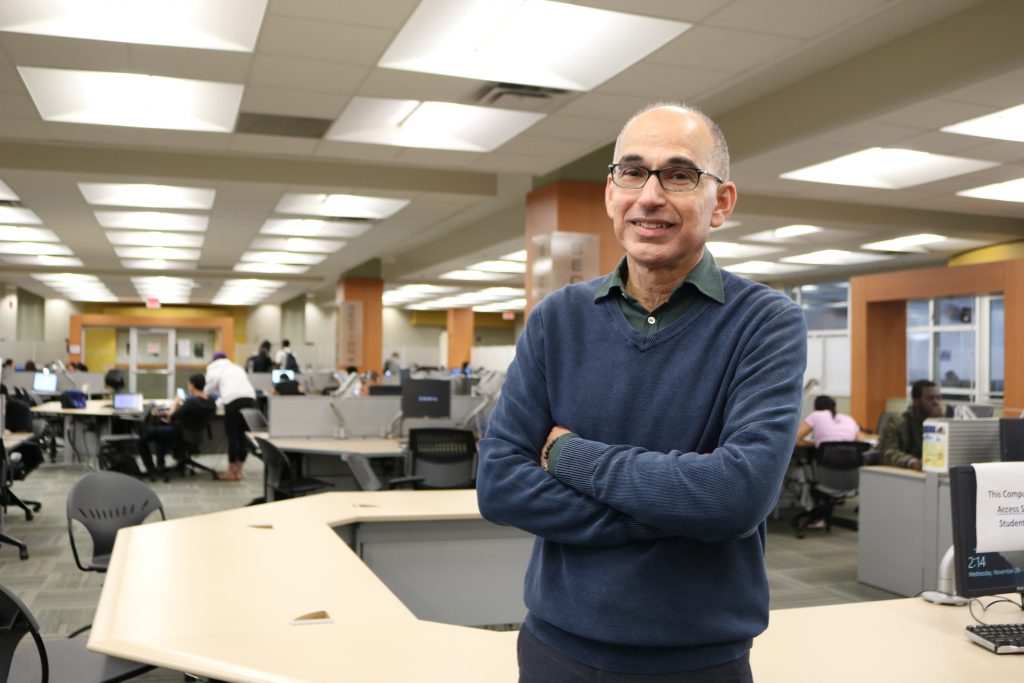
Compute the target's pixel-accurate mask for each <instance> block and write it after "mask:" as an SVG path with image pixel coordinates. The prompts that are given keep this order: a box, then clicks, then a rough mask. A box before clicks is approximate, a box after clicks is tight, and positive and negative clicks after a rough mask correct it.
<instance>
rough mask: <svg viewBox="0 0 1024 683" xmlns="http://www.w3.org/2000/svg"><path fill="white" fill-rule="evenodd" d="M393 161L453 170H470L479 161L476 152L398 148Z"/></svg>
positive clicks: (478, 155)
mask: <svg viewBox="0 0 1024 683" xmlns="http://www.w3.org/2000/svg"><path fill="white" fill-rule="evenodd" d="M398 149H399V153H398V156H397V157H395V160H396V161H398V162H399V163H403V164H414V165H416V166H443V167H454V168H471V167H472V166H473V164H475V163H476V162H477V160H479V159H480V154H479V153H478V152H460V151H452V150H440V149H409V148H405V147H399V148H398Z"/></svg>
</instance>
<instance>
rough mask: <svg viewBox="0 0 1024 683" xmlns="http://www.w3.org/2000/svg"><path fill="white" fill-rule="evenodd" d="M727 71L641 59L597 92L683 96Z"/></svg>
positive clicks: (717, 81)
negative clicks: (643, 60)
mask: <svg viewBox="0 0 1024 683" xmlns="http://www.w3.org/2000/svg"><path fill="white" fill-rule="evenodd" d="M727 77H728V74H726V73H724V72H721V71H712V70H710V69H694V68H690V67H678V66H668V65H666V64H648V63H646V62H641V63H640V64H637V65H636V66H632V67H630V68H628V69H626V70H625V71H623V72H622V73H621V74H619V75H618V76H616V77H615V78H612V79H611V80H609V81H606V82H604V83H602V84H601V86H600V87H599V88H597V89H596V92H601V93H612V94H616V95H633V96H636V97H643V98H646V99H647V101H649V102H657V101H659V100H666V99H668V100H680V99H685V98H688V97H692V96H693V95H695V94H696V93H699V92H701V91H704V90H707V89H708V88H710V87H711V86H714V85H718V84H720V83H721V82H722V81H723V80H725V79H726V78H727Z"/></svg>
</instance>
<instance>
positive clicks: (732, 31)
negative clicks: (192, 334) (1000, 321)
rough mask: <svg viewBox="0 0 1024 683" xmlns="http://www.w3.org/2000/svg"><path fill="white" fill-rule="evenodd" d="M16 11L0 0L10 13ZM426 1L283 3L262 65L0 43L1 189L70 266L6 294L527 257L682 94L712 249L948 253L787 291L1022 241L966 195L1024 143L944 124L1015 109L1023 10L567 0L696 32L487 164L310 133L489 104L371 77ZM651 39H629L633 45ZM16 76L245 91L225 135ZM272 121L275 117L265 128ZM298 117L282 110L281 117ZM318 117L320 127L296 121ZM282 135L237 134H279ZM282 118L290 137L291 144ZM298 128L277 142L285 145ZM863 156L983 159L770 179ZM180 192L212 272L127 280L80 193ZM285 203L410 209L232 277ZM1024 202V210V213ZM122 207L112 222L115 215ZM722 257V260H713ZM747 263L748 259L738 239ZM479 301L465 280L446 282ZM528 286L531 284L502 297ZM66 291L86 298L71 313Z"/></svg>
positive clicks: (546, 121) (416, 78)
mask: <svg viewBox="0 0 1024 683" xmlns="http://www.w3.org/2000/svg"><path fill="white" fill-rule="evenodd" d="M5 4H9V3H8V0H0V13H2V10H3V5H5ZM418 4H419V3H418V2H417V0H389V1H388V2H383V3H380V2H378V3H366V2H355V1H349V0H344V1H342V0H306V1H303V0H269V2H268V3H267V7H266V11H265V14H264V16H263V19H262V23H261V24H260V27H259V33H258V37H257V40H256V43H255V49H254V50H253V51H252V52H239V51H222V50H211V49H190V48H175V47H161V46H155V45H143V44H135V43H122V42H112V41H101V40H84V39H76V38H65V37H50V36H43V35H32V34H27V33H20V32H13V31H0V181H2V182H3V183H4V184H5V185H6V186H7V187H9V188H10V189H11V191H12V192H13V193H14V194H15V195H16V197H17V200H15V201H13V202H8V203H7V205H8V206H15V207H25V208H29V209H31V211H33V212H34V213H35V214H36V215H37V216H38V217H39V219H40V220H41V222H42V225H41V226H29V227H45V228H48V229H49V230H52V231H53V232H54V233H56V235H57V237H59V239H60V241H61V243H62V244H64V245H66V246H67V247H68V248H69V249H70V250H71V251H72V252H73V255H74V257H75V258H78V259H80V260H81V262H82V265H81V266H79V267H71V268H68V267H56V266H52V267H46V266H36V265H27V264H24V263H11V262H10V261H5V260H4V256H3V254H0V281H2V282H6V283H9V284H13V285H17V286H19V287H22V288H25V289H27V290H29V291H32V292H34V293H36V294H38V295H41V296H47V297H52V296H65V297H66V296H68V295H67V294H66V293H61V292H58V291H57V290H54V289H51V288H50V287H49V286H48V285H46V284H44V283H43V282H42V281H40V280H39V279H37V278H36V277H34V275H35V274H40V273H47V272H49V273H53V272H73V273H90V274H95V275H97V276H98V277H99V278H100V279H101V280H102V281H103V283H104V284H106V286H107V287H108V288H109V290H110V291H111V292H112V293H113V294H114V296H116V297H117V298H118V299H119V300H122V301H138V300H139V298H140V295H139V293H138V291H137V290H136V288H135V287H134V286H133V284H132V281H131V278H132V277H139V276H154V275H173V276H181V277H187V278H191V279H192V280H193V281H194V284H193V285H192V291H191V296H190V301H191V302H192V303H208V302H210V301H213V300H214V298H215V296H216V294H217V293H218V292H219V291H220V289H221V286H222V284H223V283H224V281H225V280H229V279H235V278H253V277H266V278H269V279H272V280H275V281H277V282H279V283H282V284H281V285H280V286H279V287H278V288H277V289H275V290H273V292H272V293H270V294H269V295H267V296H265V297H264V298H263V299H262V301H263V302H267V303H282V302H285V301H288V300H290V299H292V298H294V297H296V296H300V295H303V294H305V295H309V296H313V297H316V298H318V299H322V300H332V299H333V298H334V287H335V283H336V282H337V280H338V278H339V276H340V275H342V274H344V273H346V272H349V271H352V270H353V269H357V268H359V267H360V266H362V265H363V264H366V263H367V262H368V261H371V260H374V259H379V260H380V263H381V269H382V274H383V276H384V277H385V280H386V281H387V283H388V287H389V288H391V287H395V286H399V285H401V284H403V283H434V284H438V283H442V282H441V281H440V280H438V276H440V275H441V274H442V273H444V272H446V271H450V270H453V269H458V268H463V267H465V266H467V265H469V264H471V263H475V262H478V261H481V260H484V259H489V258H498V257H501V256H503V255H505V254H507V253H509V252H512V251H515V250H518V249H522V248H523V246H524V244H523V237H522V235H523V231H524V214H525V209H524V206H525V200H524V198H525V194H526V193H527V192H529V191H530V190H531V189H532V188H533V187H534V186H535V185H537V184H542V183H544V182H548V181H550V180H552V179H558V178H571V179H584V180H594V181H596V182H603V179H604V173H605V170H604V169H605V168H606V164H607V163H608V162H609V160H610V156H611V151H610V147H609V145H610V143H611V142H612V141H613V139H614V137H615V135H616V134H617V132H618V130H619V128H620V126H621V125H622V123H623V122H624V121H625V119H627V118H628V117H629V116H630V115H631V114H632V113H634V112H635V111H636V110H637V109H639V108H641V107H642V106H644V105H646V104H648V103H650V102H652V101H659V100H682V101H686V102H688V103H690V104H693V105H696V106H699V107H701V108H703V109H704V110H705V111H706V112H708V113H709V114H711V115H712V116H713V117H714V118H715V119H716V121H718V123H719V124H720V125H721V127H722V128H723V129H724V131H725V133H726V135H727V137H728V138H729V142H730V147H731V152H732V158H733V165H732V178H733V180H734V181H735V182H736V184H737V186H738V188H739V203H738V207H737V211H736V213H735V214H734V215H733V220H732V221H730V224H729V227H724V228H720V229H718V230H717V231H715V232H714V233H713V234H712V238H711V239H712V240H713V241H717V242H730V243H734V244H741V245H745V246H746V247H748V250H749V248H750V247H754V248H756V249H755V252H756V253H757V254H758V255H755V256H748V255H743V256H742V257H739V256H737V257H733V258H730V257H729V256H728V254H727V253H725V252H721V255H720V257H719V262H720V263H721V264H723V265H724V266H726V267H729V266H730V265H731V264H736V263H739V262H741V261H749V260H750V259H751V258H756V259H759V260H765V261H771V262H776V261H777V260H778V259H779V258H784V257H787V256H793V255H796V254H802V253H806V252H808V251H815V250H820V249H826V248H830V249H849V250H858V249H860V246H861V245H862V244H864V243H867V242H873V241H878V240H883V239H889V238H893V237H899V236H903V235H909V234H917V233H937V234H941V235H944V236H946V237H949V238H952V239H950V240H948V241H947V242H945V243H939V247H933V246H931V245H930V246H929V247H928V248H927V249H929V250H927V251H926V250H922V251H921V253H916V254H898V255H896V254H890V255H887V256H885V255H883V256H885V258H884V259H882V260H877V261H873V262H871V263H866V264H861V265H857V266H812V267H807V268H805V269H801V270H794V271H793V272H789V273H785V274H781V275H771V276H770V278H769V276H763V277H762V278H761V279H766V278H768V279H771V280H772V281H775V282H787V281H788V282H813V281H824V280H834V279H842V278H846V277H848V276H849V275H850V274H852V273H857V272H870V271H877V270H880V269H903V268H910V267H915V266H920V265H930V264H936V263H944V262H945V261H946V260H947V259H948V258H949V257H950V256H951V255H952V254H953V253H955V252H957V251H962V250H964V249H966V248H969V247H972V246H980V245H984V244H995V243H1001V242H1009V241H1015V240H1019V239H1022V238H1024V203H1021V202H1014V201H995V200H988V199H974V198H968V197H962V196H957V195H956V192H958V191H961V190H964V189H967V188H973V187H977V186H981V185H985V184H989V183H995V182H1000V181H1005V180H1012V179H1016V178H1021V177H1024V143H1021V142H1007V141H999V140H993V139H989V138H981V137H973V136H967V135H959V134H953V133H947V132H941V131H940V128H942V127H943V126H947V125H951V124H954V123H958V122H960V121H963V120H965V119H970V118H973V117H977V116H981V115H984V114H989V113H992V112H995V111H998V110H1001V109H1005V108H1007V107H1010V106H1015V105H1020V104H1022V103H1024V41H1021V40H1020V37H1019V34H1018V27H1019V26H1021V25H1024V3H1020V2H1016V1H1015V0H988V1H987V2H977V1H972V0H786V1H784V2H783V1H779V2H772V3H765V2H761V1H760V0H692V1H685V2H683V1H679V2H677V1H674V0H648V1H646V2H631V1H628V0H587V1H581V2H577V3H574V4H577V5H585V6H589V7H595V8H602V9H608V10H615V11H619V12H631V13H639V14H644V15H647V16H652V17H659V18H664V19H671V20H676V21H683V22H688V23H690V24H692V27H691V28H689V30H687V31H686V32H684V33H682V35H680V36H678V37H677V38H675V39H673V40H671V41H670V42H668V43H667V44H665V45H664V46H663V47H660V48H658V49H656V50H654V51H653V52H651V53H650V54H649V55H648V56H646V57H645V58H643V59H641V60H640V61H639V62H637V63H636V64H634V65H633V66H629V67H628V68H625V69H624V70H622V71H621V72H620V73H618V75H615V76H612V77H611V78H609V79H608V80H606V81H604V82H602V83H601V84H600V85H598V86H596V87H594V88H593V89H591V90H589V91H569V92H565V93H562V94H558V95H555V96H553V97H551V98H550V99H544V100H540V101H533V100H532V99H527V98H520V97H517V96H515V95H511V96H509V95H507V94H506V95H505V96H502V97H501V98H500V99H499V100H498V101H497V103H496V104H495V105H493V106H498V107H505V108H513V109H526V110H532V111H536V112H539V113H541V114H543V115H544V116H543V118H541V119H540V120H539V121H538V122H537V123H535V124H533V125H532V126H530V127H528V128H526V130H525V131H523V132H522V133H520V134H518V135H516V136H514V137H513V138H511V139H510V140H509V141H508V142H506V143H504V144H502V145H501V146H499V147H497V148H496V149H494V150H493V151H489V152H476V151H449V150H436V149H419V148H409V147H400V146H390V145H382V144H365V143H358V142H342V141H338V140H330V139H326V138H325V137H323V135H321V134H314V136H313V137H310V133H308V132H307V131H308V129H307V128H304V127H303V126H304V125H305V124H311V125H312V126H313V128H315V127H316V125H317V124H325V125H329V124H330V123H332V122H334V121H335V120H336V119H337V118H338V117H339V116H340V115H341V114H342V112H344V111H345V110H346V107H347V106H348V105H349V103H350V102H351V101H352V98H354V97H378V98H402V99H419V100H436V101H444V102H457V103H464V104H474V103H477V102H478V101H479V98H480V96H481V93H482V92H484V91H486V90H487V89H488V87H489V86H490V85H491V84H489V83H488V82H486V81H481V80H475V79H468V78H457V77H452V76H440V75H432V74H425V73H415V72H410V71H399V70H396V69H389V68H382V67H379V66H377V64H378V62H379V60H380V58H381V56H382V55H383V54H384V53H385V51H387V50H388V48H389V46H390V45H391V44H392V41H393V40H394V39H395V37H396V35H397V34H398V33H399V31H400V30H401V29H402V28H403V26H404V25H405V24H406V22H407V21H408V20H409V18H410V16H411V15H412V14H413V12H414V11H415V10H416V8H417V5H418ZM644 38H645V36H629V35H623V36H622V37H621V39H622V40H626V41H628V40H644ZM18 67H50V68H73V69H81V70H91V71H110V72H131V73H142V74H150V75H157V76H168V77H175V78H187V79H199V80H204V81H216V82H224V83H233V84H241V85H243V86H244V87H243V90H242V95H241V106H240V111H241V114H242V115H241V116H240V117H239V119H238V121H239V123H237V124H236V126H235V128H234V129H233V130H232V131H230V132H190V131H179V130H160V129H146V128H130V127H123V126H107V125H94V124H84V123H67V122H56V121H47V120H43V118H42V117H41V115H40V112H39V110H38V109H37V106H36V104H35V102H34V100H33V98H32V96H31V95H30V94H29V91H28V89H27V87H26V84H25V81H23V79H22V77H21V75H19V71H18ZM253 115H268V116H262V117H261V116H253ZM285 117H287V118H285ZM303 119H307V120H314V121H305V122H304V121H303ZM259 125H273V126H278V128H275V129H274V130H277V133H273V134H268V133H265V132H240V130H241V129H244V130H250V131H259V130H270V129H260V128H259V127H258V126H259ZM280 126H284V127H285V128H280ZM282 132H283V133H286V134H281V133H282ZM868 147H900V148H906V149H912V150H917V151H924V152H932V153H937V154H946V155H953V156H961V157H966V158H970V159H976V160H983V161H988V162H992V163H991V164H990V165H989V166H988V167H987V168H985V169H983V170H978V171H975V172H973V173H967V174H962V175H957V176H953V177H951V178H947V179H944V180H938V181H935V182H930V183H924V184H919V185H915V186H912V187H908V188H904V189H899V190H888V189H870V188H864V187H852V186H845V185H835V184H824V183H815V182H804V181H799V180H787V179H782V178H780V177H779V176H780V175H781V174H783V173H786V172H789V171H793V170H795V169H798V168H801V167H805V166H808V165H811V164H816V163H819V162H823V161H826V160H829V159H833V158H835V157H838V156H842V155H845V154H850V153H853V152H856V151H859V150H862V149H865V148H868ZM97 182H117V183H152V184H164V185H183V186H190V187H200V188H209V189H213V190H215V191H216V199H215V201H214V203H213V206H212V209H210V210H208V211H203V212H197V211H186V212H185V213H202V214H203V215H207V216H208V217H209V223H208V227H207V230H206V231H205V233H202V234H203V241H202V246H201V251H200V255H199V258H198V260H197V261H195V262H193V263H192V264H191V265H189V266H188V267H186V268H181V267H172V268H171V269H170V270H167V271H154V270H149V269H139V268H132V267H125V265H124V264H123V263H122V258H119V257H118V256H117V254H116V253H115V245H113V244H111V243H110V241H109V240H108V236H107V234H106V231H105V230H104V229H103V228H102V227H101V226H100V225H99V223H98V222H97V218H96V216H95V214H94V210H96V209H103V208H106V209H109V208H111V207H94V206H90V205H89V204H88V203H87V202H86V201H85V199H84V197H83V194H82V192H81V191H80V190H79V186H78V184H79V183H97ZM287 193H313V194H354V195H368V196H373V197H385V198H398V199H404V200H408V201H409V203H408V205H406V206H405V207H404V208H402V209H401V210H399V211H398V212H397V213H395V214H393V215H392V216H390V217H388V218H385V219H382V220H373V221H369V222H366V223H365V225H368V226H369V229H367V230H366V231H365V232H363V233H362V234H361V235H359V236H357V237H354V238H351V239H348V240H346V243H345V245H344V246H343V247H342V248H341V249H339V250H338V251H336V252H334V253H332V254H330V255H328V256H327V257H326V258H325V259H324V260H323V261H322V262H320V263H318V264H314V265H312V266H311V267H310V268H309V269H308V270H307V271H305V272H303V273H295V274H272V275H269V274H268V275H257V274H255V273H249V272H247V273H239V272H235V271H234V270H233V269H234V268H235V266H236V265H237V264H238V263H239V262H240V258H241V257H242V255H243V253H244V252H246V251H249V250H250V249H251V245H252V243H253V240H255V239H258V238H260V237H269V235H261V234H260V229H261V227H262V226H263V225H264V222H265V221H266V220H268V219H271V218H281V217H287V216H288V215H287V214H284V213H282V212H280V211H277V207H278V203H279V201H280V200H281V199H282V197H283V196H284V195H285V194H287ZM1021 199H1022V200H1024V197H1022V198H1021ZM113 208H117V207H113ZM791 224H813V225H816V226H820V227H822V228H824V230H823V231H821V232H818V233H815V234H812V235H806V236H802V237H796V238H791V239H787V240H780V239H776V238H773V237H771V236H768V237H767V238H766V237H765V236H763V235H760V236H759V235H758V234H757V233H763V232H764V231H769V230H773V229H775V228H779V227H781V226H786V225H791ZM716 248H717V247H716ZM734 248H735V247H734ZM442 284H449V285H455V286H465V285H466V283H464V282H461V283H460V282H448V283H442ZM510 284H511V285H514V286H522V276H513V277H511V278H510V279H508V280H506V281H499V282H494V283H490V284H484V283H481V284H479V285H478V286H479V287H485V286H493V285H504V286H507V285H510ZM69 298H74V297H73V296H72V297H69Z"/></svg>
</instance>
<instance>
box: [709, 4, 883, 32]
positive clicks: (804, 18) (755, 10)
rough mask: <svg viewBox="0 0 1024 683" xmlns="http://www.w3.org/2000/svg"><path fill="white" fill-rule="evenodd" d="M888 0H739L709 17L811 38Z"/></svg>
mask: <svg viewBox="0 0 1024 683" xmlns="http://www.w3.org/2000/svg"><path fill="white" fill-rule="evenodd" d="M886 2H887V0H775V1H774V2H764V0H736V2H733V3H731V4H730V5H728V6H727V7H725V8H723V9H721V10H719V11H718V12H715V13H714V14H712V15H711V16H710V17H708V18H707V20H706V22H705V23H707V24H708V25H709V26H722V27H725V28H736V29H741V30H746V31H758V32H762V33H774V34H777V35H782V36H793V37H795V38H811V37H813V36H816V35H820V34H822V33H825V32H827V31H832V30H835V29H838V28H840V27H842V26H844V25H845V24H847V23H850V22H852V21H854V20H856V19H859V18H862V17H864V16H866V15H868V14H869V13H870V12H872V11H874V10H877V9H879V8H880V7H881V6H882V5H884V4H886Z"/></svg>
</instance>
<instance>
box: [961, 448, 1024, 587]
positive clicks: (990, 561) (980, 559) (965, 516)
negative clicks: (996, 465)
mask: <svg viewBox="0 0 1024 683" xmlns="http://www.w3.org/2000/svg"><path fill="white" fill-rule="evenodd" d="M1014 466H1015V467H1016V465H1014ZM1020 467H1022V468H1024V463H1022V464H1021V465H1020ZM977 481H978V480H977V476H976V473H975V471H974V467H973V466H972V465H958V466H956V467H951V468H950V469H949V492H950V508H951V510H952V513H953V554H954V564H955V566H956V592H957V594H958V595H961V596H963V597H965V598H977V597H980V596H983V595H998V594H1001V593H1024V550H1005V551H999V552H984V553H979V552H977V550H976V547H977V531H976V530H977V521H976V518H977V493H978V483H977ZM1021 505H1024V501H1022V500H1020V499H1019V498H1016V499H1014V498H1010V499H1007V506H1008V507H1013V506H1021ZM1008 519H1019V515H1018V516H1016V517H1012V516H1011V517H1008ZM1019 529H1020V534H1021V536H1022V537H1024V526H1022V527H1019Z"/></svg>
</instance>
